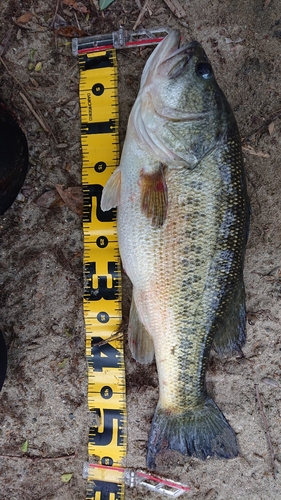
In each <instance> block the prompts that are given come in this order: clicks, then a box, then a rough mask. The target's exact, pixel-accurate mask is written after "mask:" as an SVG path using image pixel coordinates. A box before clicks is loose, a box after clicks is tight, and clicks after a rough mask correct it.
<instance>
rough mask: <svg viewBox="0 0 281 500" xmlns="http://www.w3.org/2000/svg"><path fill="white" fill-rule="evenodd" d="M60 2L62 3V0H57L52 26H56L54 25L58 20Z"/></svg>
mask: <svg viewBox="0 0 281 500" xmlns="http://www.w3.org/2000/svg"><path fill="white" fill-rule="evenodd" d="M59 4H60V0H57V5H56V9H55V13H54V17H53V20H52V24H51V27H52V28H54V25H55V22H56V17H57V13H58V10H59Z"/></svg>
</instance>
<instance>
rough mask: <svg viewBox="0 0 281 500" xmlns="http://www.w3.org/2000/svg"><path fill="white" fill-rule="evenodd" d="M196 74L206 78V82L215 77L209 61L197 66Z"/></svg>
mask: <svg viewBox="0 0 281 500" xmlns="http://www.w3.org/2000/svg"><path fill="white" fill-rule="evenodd" d="M196 73H197V75H198V76H200V77H201V78H204V80H208V79H209V78H211V77H212V76H213V70H212V66H211V65H210V63H209V62H207V61H204V62H203V61H202V62H199V63H198V64H197V66H196Z"/></svg>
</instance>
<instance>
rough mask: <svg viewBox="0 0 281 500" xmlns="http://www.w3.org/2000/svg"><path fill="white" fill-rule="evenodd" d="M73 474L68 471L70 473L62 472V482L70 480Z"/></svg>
mask: <svg viewBox="0 0 281 500" xmlns="http://www.w3.org/2000/svg"><path fill="white" fill-rule="evenodd" d="M72 476H73V474H72V473H70V474H62V475H61V480H62V482H63V483H68V482H69V481H70V479H71V478H72Z"/></svg>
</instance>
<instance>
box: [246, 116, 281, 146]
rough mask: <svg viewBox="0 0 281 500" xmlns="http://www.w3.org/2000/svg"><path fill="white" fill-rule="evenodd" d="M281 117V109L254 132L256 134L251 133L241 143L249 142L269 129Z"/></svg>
mask: <svg viewBox="0 0 281 500" xmlns="http://www.w3.org/2000/svg"><path fill="white" fill-rule="evenodd" d="M279 116H281V109H278V110H277V111H275V113H274V114H273V115H271V116H270V117H269V118H268V119H267V120H266V121H265V122H264V123H263V124H262V125H261V126H260V127H258V128H257V129H256V130H254V132H251V134H249V135H247V136H246V137H243V139H242V141H241V142H242V144H244V143H245V142H247V141H248V140H249V139H251V138H252V137H253V136H254V135H256V134H258V133H259V132H262V131H263V130H265V129H267V128H268V126H269V125H270V123H271V122H273V120H276V118H279Z"/></svg>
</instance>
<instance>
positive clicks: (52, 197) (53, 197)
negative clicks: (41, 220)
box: [36, 189, 65, 208]
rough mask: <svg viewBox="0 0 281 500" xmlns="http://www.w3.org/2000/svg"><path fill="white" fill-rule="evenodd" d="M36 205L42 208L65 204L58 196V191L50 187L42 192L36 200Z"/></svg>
mask: <svg viewBox="0 0 281 500" xmlns="http://www.w3.org/2000/svg"><path fill="white" fill-rule="evenodd" d="M36 205H38V207H42V208H56V207H62V206H63V205H65V203H64V201H63V200H62V198H61V197H60V195H59V193H58V192H57V191H56V190H54V189H51V190H50V191H46V192H45V193H43V194H42V195H41V196H40V198H38V200H37V201H36Z"/></svg>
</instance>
